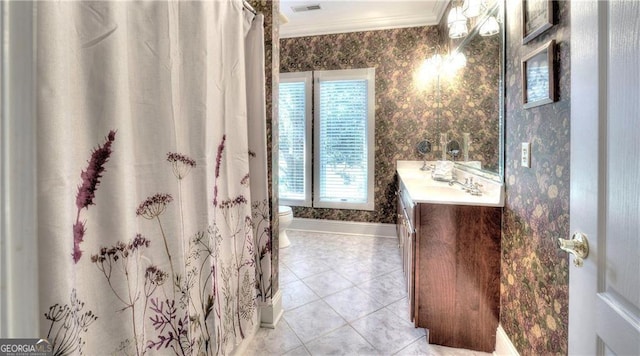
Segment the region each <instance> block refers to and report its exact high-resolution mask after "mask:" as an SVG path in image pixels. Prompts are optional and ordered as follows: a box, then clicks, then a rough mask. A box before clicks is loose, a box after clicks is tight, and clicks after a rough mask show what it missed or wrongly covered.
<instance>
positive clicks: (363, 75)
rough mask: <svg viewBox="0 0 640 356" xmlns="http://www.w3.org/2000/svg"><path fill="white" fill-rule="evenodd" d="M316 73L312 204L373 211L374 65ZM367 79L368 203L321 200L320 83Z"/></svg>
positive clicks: (314, 73) (314, 205) (319, 206)
mask: <svg viewBox="0 0 640 356" xmlns="http://www.w3.org/2000/svg"><path fill="white" fill-rule="evenodd" d="M313 76H314V86H313V92H314V93H313V94H314V127H313V131H314V140H315V141H314V153H313V154H314V156H313V157H314V163H313V170H314V172H313V207H315V208H329V209H354V210H374V208H375V202H374V172H375V169H374V164H375V159H374V154H375V68H363V69H344V70H328V71H315V72H313ZM362 79H364V80H366V81H367V201H366V202H365V203H349V202H334V201H322V200H320V167H319V162H320V149H319V147H317V145H318V143H319V142H320V130H319V129H318V128H319V127H320V110H319V108H320V82H322V81H332V80H362Z"/></svg>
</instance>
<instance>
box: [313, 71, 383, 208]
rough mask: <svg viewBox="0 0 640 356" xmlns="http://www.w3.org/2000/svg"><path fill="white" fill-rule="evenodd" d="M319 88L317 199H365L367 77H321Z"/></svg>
mask: <svg viewBox="0 0 640 356" xmlns="http://www.w3.org/2000/svg"><path fill="white" fill-rule="evenodd" d="M319 83H320V88H319V103H320V107H319V108H317V107H316V110H319V122H318V125H319V130H320V132H319V142H318V146H319V149H320V155H319V156H320V157H319V162H318V168H319V170H320V171H319V178H320V179H319V182H316V184H319V185H320V189H319V193H320V194H319V197H318V198H319V199H320V201H324V202H338V203H339V202H347V203H366V202H367V194H368V192H367V184H368V181H367V172H368V166H367V164H368V163H367V161H368V157H367V145H368V144H373V143H369V142H367V123H368V112H367V105H368V101H367V99H368V98H367V80H364V79H357V80H325V81H320V82H319Z"/></svg>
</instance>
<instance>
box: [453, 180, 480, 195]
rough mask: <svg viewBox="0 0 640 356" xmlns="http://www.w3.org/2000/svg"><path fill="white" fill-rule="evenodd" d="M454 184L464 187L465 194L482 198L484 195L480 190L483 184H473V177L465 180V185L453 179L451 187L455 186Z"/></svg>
mask: <svg viewBox="0 0 640 356" xmlns="http://www.w3.org/2000/svg"><path fill="white" fill-rule="evenodd" d="M454 184H458V185H459V186H461V187H462V190H464V191H465V192H467V193H469V194H471V195H474V196H481V195H482V191H481V190H480V188H481V187H482V184H480V183H477V182H476V183H473V177H469V178H465V179H464V183H462V182H460V181H458V180H457V179H455V177H454V179H452V180H451V181H449V186H453V185H454Z"/></svg>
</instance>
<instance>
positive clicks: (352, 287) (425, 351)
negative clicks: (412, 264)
mask: <svg viewBox="0 0 640 356" xmlns="http://www.w3.org/2000/svg"><path fill="white" fill-rule="evenodd" d="M288 234H289V239H290V240H291V245H290V246H289V247H288V248H285V249H282V250H280V288H281V290H282V293H283V297H282V298H283V299H282V304H283V308H284V310H285V312H284V317H283V318H282V319H281V320H280V322H279V323H278V326H277V328H276V329H275V330H274V329H260V330H259V331H258V333H257V334H256V335H255V337H254V339H253V340H252V342H251V343H250V344H249V345H248V348H247V350H246V353H245V354H247V355H434V356H436V355H438V356H440V355H456V356H458V355H460V356H480V355H490V354H487V353H483V352H474V351H469V350H461V349H453V348H448V347H443V346H438V345H429V344H427V341H426V332H425V330H424V329H420V328H414V326H413V323H411V322H410V320H409V310H408V304H407V295H406V292H405V285H404V277H403V274H402V261H401V257H400V251H399V250H398V246H397V240H396V239H392V238H382V237H363V236H352V235H338V234H325V233H316V232H306V231H296V230H290V231H289V232H288Z"/></svg>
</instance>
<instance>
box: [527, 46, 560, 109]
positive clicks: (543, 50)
mask: <svg viewBox="0 0 640 356" xmlns="http://www.w3.org/2000/svg"><path fill="white" fill-rule="evenodd" d="M555 47H556V41H555V40H551V41H549V42H547V43H545V44H544V45H542V46H541V47H540V48H537V49H536V50H534V51H533V52H531V53H530V54H529V55H527V56H526V57H524V58H523V59H522V104H523V105H524V108H525V109H528V108H531V107H534V106H539V105H544V104H549V103H553V102H554V101H556V90H555V66H554V60H553V59H554V58H555Z"/></svg>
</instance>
